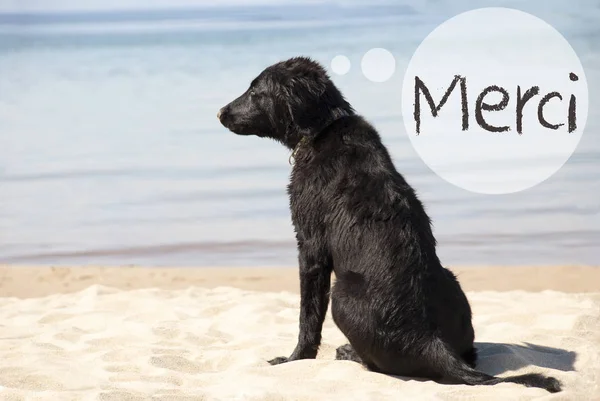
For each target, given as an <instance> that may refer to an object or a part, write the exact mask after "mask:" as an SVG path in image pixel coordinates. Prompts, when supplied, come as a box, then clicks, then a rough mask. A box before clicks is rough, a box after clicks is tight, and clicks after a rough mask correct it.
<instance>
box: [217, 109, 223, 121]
mask: <svg viewBox="0 0 600 401" xmlns="http://www.w3.org/2000/svg"><path fill="white" fill-rule="evenodd" d="M222 113H223V109H219V111H217V118H218V119H219V120H220V119H221V114H222Z"/></svg>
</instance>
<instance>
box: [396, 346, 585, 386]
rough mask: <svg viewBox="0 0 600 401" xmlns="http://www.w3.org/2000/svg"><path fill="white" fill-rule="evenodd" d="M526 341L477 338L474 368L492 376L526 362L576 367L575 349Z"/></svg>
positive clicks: (422, 379)
mask: <svg viewBox="0 0 600 401" xmlns="http://www.w3.org/2000/svg"><path fill="white" fill-rule="evenodd" d="M523 344H524V345H520V344H506V343H487V342H475V348H477V355H478V357H477V364H476V365H475V369H476V370H478V371H480V372H483V373H487V374H488V375H492V376H497V375H501V374H502V373H505V372H508V375H509V376H510V375H511V374H510V372H512V371H515V370H517V369H521V368H524V367H527V366H538V367H541V368H548V369H556V370H561V371H563V372H569V371H575V360H576V359H577V353H576V352H573V351H567V350H564V349H560V348H552V347H546V346H542V345H536V344H531V343H523ZM539 373H542V372H539ZM388 376H391V377H396V378H398V379H402V380H412V381H419V382H426V381H429V380H430V379H426V378H421V377H406V376H396V375H388Z"/></svg>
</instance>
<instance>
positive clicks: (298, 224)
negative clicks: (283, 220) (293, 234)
mask: <svg viewBox="0 0 600 401" xmlns="http://www.w3.org/2000/svg"><path fill="white" fill-rule="evenodd" d="M326 192H327V188H326V185H324V183H323V181H322V180H321V179H319V177H303V176H300V175H295V176H294V175H292V179H291V182H290V184H289V185H288V195H289V198H290V212H291V217H292V222H293V224H294V227H295V228H296V231H298V232H300V231H303V232H305V231H307V230H309V231H312V229H315V228H317V227H322V226H323V224H324V221H325V217H326V215H327V213H328V208H327V207H326V204H327V202H325V200H326V199H325V198H326Z"/></svg>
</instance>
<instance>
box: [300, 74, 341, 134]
mask: <svg viewBox="0 0 600 401" xmlns="http://www.w3.org/2000/svg"><path fill="white" fill-rule="evenodd" d="M289 89H290V90H289V92H290V93H289V97H288V99H289V103H288V108H289V113H290V117H291V122H292V124H293V126H294V128H295V131H296V132H297V133H298V134H299V135H300V136H301V137H302V136H309V137H310V136H315V135H317V134H318V133H319V132H321V131H322V130H323V129H324V128H325V127H326V126H327V125H328V124H329V123H331V121H333V120H334V110H335V109H336V108H337V107H339V105H336V104H335V96H332V92H333V93H335V92H336V91H337V90H336V89H335V87H334V86H333V83H332V82H331V81H329V80H328V79H327V78H324V77H320V76H314V77H306V76H303V77H294V78H292V79H291V80H290V83H289Z"/></svg>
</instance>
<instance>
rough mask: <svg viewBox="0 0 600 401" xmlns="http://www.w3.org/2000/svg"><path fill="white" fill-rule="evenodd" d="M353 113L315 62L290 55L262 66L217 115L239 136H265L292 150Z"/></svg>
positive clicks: (325, 73)
mask: <svg viewBox="0 0 600 401" xmlns="http://www.w3.org/2000/svg"><path fill="white" fill-rule="evenodd" d="M352 113H353V110H352V107H351V106H350V104H349V103H348V102H346V100H345V99H344V97H343V96H342V94H341V93H340V91H339V90H338V89H337V88H336V87H335V85H334V84H333V82H332V81H331V80H330V79H329V76H328V75H327V72H326V71H325V69H324V68H323V67H322V66H321V65H320V64H319V63H317V62H315V61H313V60H311V59H309V58H306V57H294V58H291V59H289V60H286V61H281V62H279V63H276V64H273V65H271V66H270V67H267V68H266V69H265V70H264V71H262V72H261V73H260V74H259V75H258V76H257V77H256V78H255V79H254V80H253V81H252V83H251V84H250V87H249V88H248V89H247V90H246V91H245V92H244V93H243V94H242V95H241V96H240V97H238V98H237V99H235V100H233V101H232V102H231V103H229V104H228V105H226V106H225V107H223V108H221V110H219V112H218V114H217V117H218V118H219V120H220V121H221V123H222V124H223V125H224V126H225V127H226V128H228V129H229V130H230V131H232V132H234V133H236V134H238V135H257V136H261V137H269V138H272V139H275V140H277V141H279V142H281V143H283V144H284V145H286V146H288V147H290V148H293V147H294V146H296V144H297V143H298V142H299V141H300V140H301V139H302V138H303V137H314V136H316V135H317V134H318V133H319V132H321V131H322V130H323V129H324V128H325V127H326V126H327V125H328V124H330V123H331V122H332V121H334V120H335V119H337V118H339V117H341V116H344V115H348V114H352Z"/></svg>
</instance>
